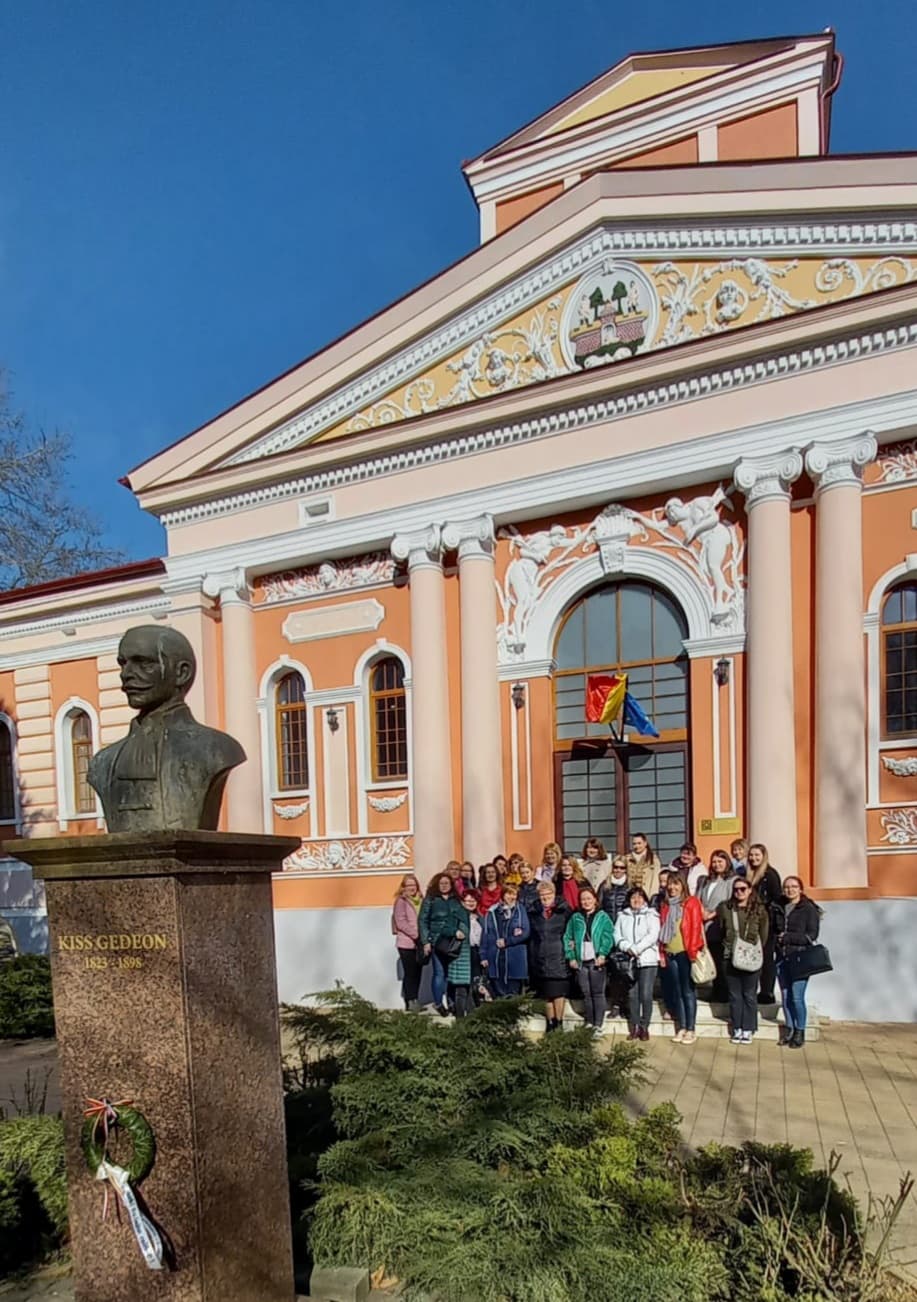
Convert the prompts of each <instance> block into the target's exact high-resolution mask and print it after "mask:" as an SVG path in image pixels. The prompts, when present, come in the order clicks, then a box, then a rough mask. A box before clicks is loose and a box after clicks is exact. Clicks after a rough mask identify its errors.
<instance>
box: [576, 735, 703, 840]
mask: <svg viewBox="0 0 917 1302" xmlns="http://www.w3.org/2000/svg"><path fill="white" fill-rule="evenodd" d="M687 761H688V748H687V744H686V743H685V742H678V743H674V744H663V745H659V746H654V747H652V748H650V747H648V746H630V745H625V746H613V745H612V744H610V743H608V744H606V745H604V746H602V745H599V746H596V745H595V744H594V743H589V742H587V743H580V744H578V745H575V746H573V747H571V749H570V750H569V751H560V752H558V753H557V755H556V758H555V792H556V797H555V804H556V806H557V810H558V818H557V823H558V828H557V830H558V832H559V834H560V835H559V837H558V839H559V841H560V844H561V845H562V846H563V847H564V848H565V849H566V850H569V851H570V853H573V854H578V853H579V851H580V848H581V846H582V844H583V842H584V841H585V840H586V839H587V837H590V836H597V837H598V838H599V840H600V841H602V842H603V844H604V845H605V848H606V849H607V850H608V851H609V852H610V853H612V854H613V853H615V851H618V852H620V853H624V851H625V850H626V849H627V848H628V846H629V845H630V840H631V837H632V836H633V835H634V833H636V832H642V833H643V835H644V836H645V837H647V839H648V840H649V842H650V844H651V845H652V846H653V848H654V850H655V851H656V853H657V854H658V855H659V857H660V859H661V860H662V862H663V863H670V862H671V860H672V859H674V858H675V856H676V855H677V854H678V851H679V849H680V848H681V845H682V843H683V842H684V840H685V838H686V836H687V832H688V827H689V825H690V813H689V803H690V802H689V783H688V776H689V775H688V762H687Z"/></svg>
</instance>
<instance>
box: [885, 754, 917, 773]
mask: <svg viewBox="0 0 917 1302" xmlns="http://www.w3.org/2000/svg"><path fill="white" fill-rule="evenodd" d="M882 763H883V764H884V765H885V767H886V768H887V769H888V771H889V773H894V775H895V777H896V778H917V755H909V756H908V757H907V758H906V759H895V758H894V756H893V755H883V756H882Z"/></svg>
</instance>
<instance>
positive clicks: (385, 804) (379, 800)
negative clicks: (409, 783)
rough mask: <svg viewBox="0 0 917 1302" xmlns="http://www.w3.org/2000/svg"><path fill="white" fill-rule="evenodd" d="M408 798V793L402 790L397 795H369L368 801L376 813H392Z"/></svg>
mask: <svg viewBox="0 0 917 1302" xmlns="http://www.w3.org/2000/svg"><path fill="white" fill-rule="evenodd" d="M407 798H408V793H407V792H406V791H402V792H401V794H400V795H397V796H370V797H369V803H370V805H371V806H372V808H373V809H374V810H375V811H376V813H377V814H393V813H394V812H395V810H396V809H400V808H401V806H402V805H403V804H404V802H405V801H406V800H407Z"/></svg>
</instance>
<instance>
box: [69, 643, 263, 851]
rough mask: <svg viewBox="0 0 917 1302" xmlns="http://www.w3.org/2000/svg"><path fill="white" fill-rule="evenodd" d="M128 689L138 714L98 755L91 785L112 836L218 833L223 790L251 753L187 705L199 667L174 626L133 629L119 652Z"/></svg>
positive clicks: (123, 685)
mask: <svg viewBox="0 0 917 1302" xmlns="http://www.w3.org/2000/svg"><path fill="white" fill-rule="evenodd" d="M118 664H119V665H120V666H121V688H122V691H123V692H124V694H125V695H126V697H127V699H128V702H129V703H130V705H131V706H132V707H133V708H134V709H136V710H138V714H137V717H136V718H135V719H134V720H133V721H132V723H131V726H130V731H129V733H128V734H127V736H126V737H124V738H123V739H122V740H121V741H117V742H115V743H114V745H112V746H106V747H104V749H103V750H100V751H98V752H97V753H96V754H95V755H93V757H92V760H91V761H90V764H89V774H88V776H89V783H90V785H91V786H92V787H93V789H94V790H95V791H97V792H98V794H99V797H100V799H101V801H102V808H103V810H104V812H105V821H106V823H107V825H108V830H109V832H162V831H167V830H170V829H173V828H174V829H177V830H182V831H192V830H194V829H197V828H202V829H206V830H211V831H212V830H214V829H215V828H216V826H217V823H218V822H219V817H220V802H221V800H222V798H223V788H224V786H225V785H226V779H227V777H228V776H229V772H230V770H231V769H234V768H235V767H236V766H237V765H238V764H242V763H243V762H244V760H245V751H244V750H243V749H242V747H241V746H240V745H239V743H238V742H237V741H236V740H235V738H233V737H230V736H228V735H227V733H225V732H218V731H217V729H216V728H206V727H205V726H204V725H203V724H201V723H198V722H197V721H196V720H195V718H194V716H193V715H192V713H191V711H190V710H189V709H188V707H187V705H185V697H186V696H187V694H188V691H189V690H190V688H191V684H192V683H193V682H194V677H195V673H196V672H197V662H196V660H195V657H194V651H193V649H192V647H191V643H190V642H189V641H188V639H187V638H186V637H185V636H184V634H183V633H179V632H178V631H177V630H176V629H174V628H168V627H167V626H163V627H162V628H160V627H158V626H157V625H155V624H147V625H141V626H140V627H139V628H131V629H128V631H127V632H126V633H125V634H124V637H123V638H122V639H121V643H120V645H119V647H118Z"/></svg>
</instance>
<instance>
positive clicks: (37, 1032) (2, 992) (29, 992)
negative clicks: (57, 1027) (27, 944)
mask: <svg viewBox="0 0 917 1302" xmlns="http://www.w3.org/2000/svg"><path fill="white" fill-rule="evenodd" d="M53 1034H54V1005H53V1003H52V1000H51V964H50V962H49V961H48V959H47V958H46V957H45V956H44V955H43V954H20V955H19V957H18V958H13V959H10V960H9V961H8V962H6V963H0V1039H15V1040H26V1039H31V1038H32V1037H34V1036H51V1035H53Z"/></svg>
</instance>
